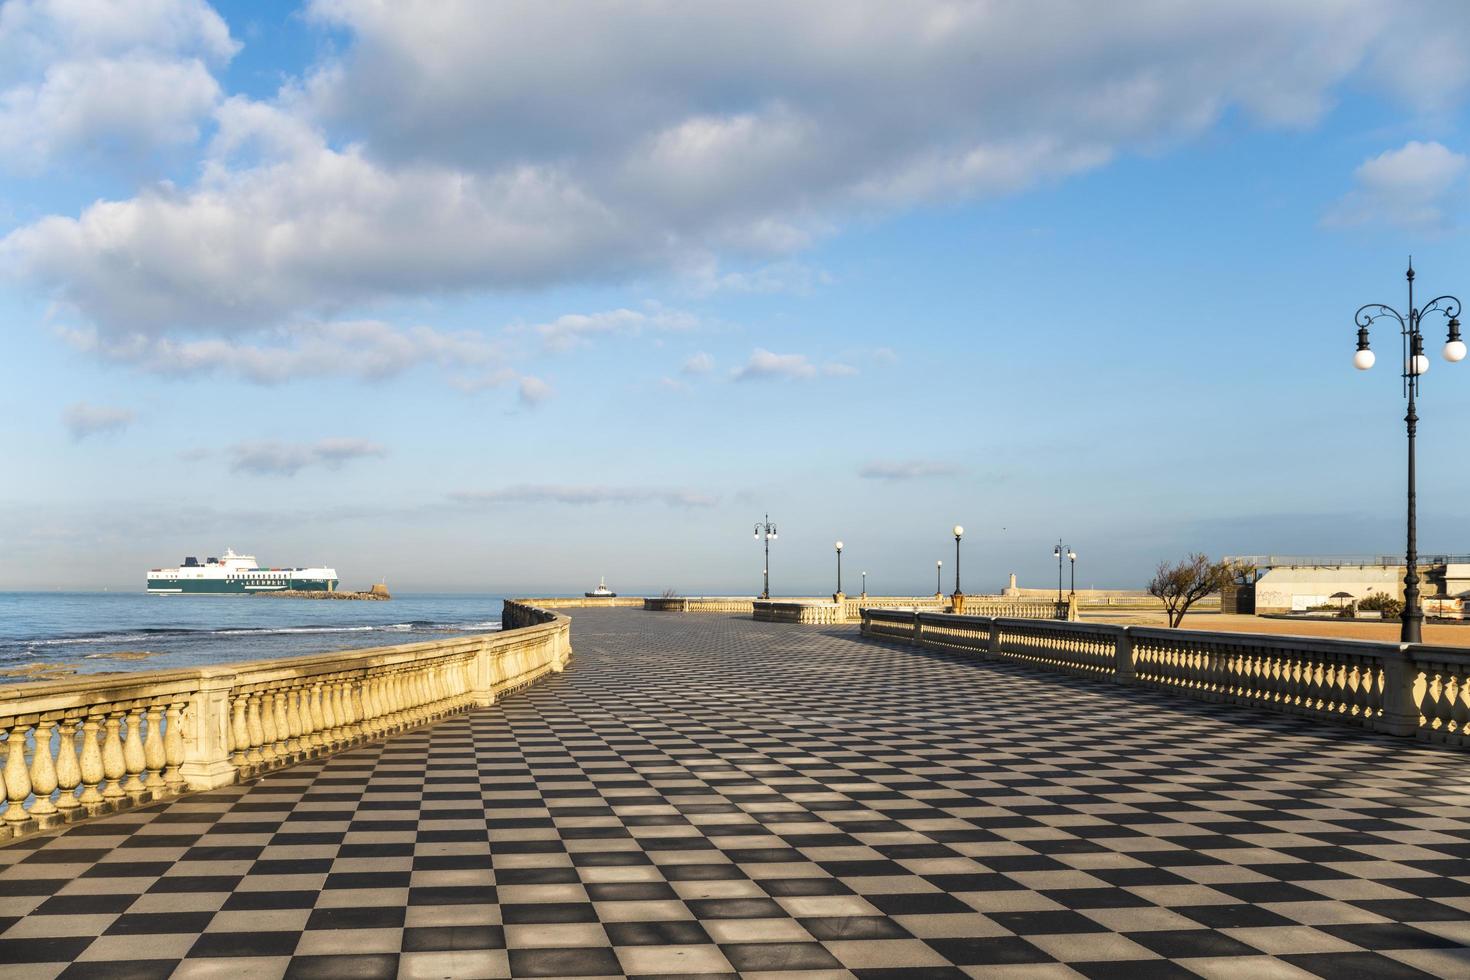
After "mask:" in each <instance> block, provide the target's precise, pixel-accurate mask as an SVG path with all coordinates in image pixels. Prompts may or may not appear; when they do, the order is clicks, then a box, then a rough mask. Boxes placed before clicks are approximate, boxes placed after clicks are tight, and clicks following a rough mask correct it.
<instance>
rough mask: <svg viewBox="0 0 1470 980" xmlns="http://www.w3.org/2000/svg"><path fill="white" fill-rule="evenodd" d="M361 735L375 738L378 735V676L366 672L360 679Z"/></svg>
mask: <svg viewBox="0 0 1470 980" xmlns="http://www.w3.org/2000/svg"><path fill="white" fill-rule="evenodd" d="M362 703H363V729H362V733H363V736H364V737H366V738H376V737H377V735H378V714H379V711H378V677H377V675H376V674H368V675H366V676H364V677H363V679H362Z"/></svg>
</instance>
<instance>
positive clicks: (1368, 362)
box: [1353, 256, 1465, 643]
mask: <svg viewBox="0 0 1470 980" xmlns="http://www.w3.org/2000/svg"><path fill="white" fill-rule="evenodd" d="M1404 278H1405V279H1407V280H1408V282H1409V310H1408V314H1407V315H1405V314H1403V313H1400V312H1399V311H1398V310H1396V309H1394V308H1393V307H1391V306H1386V305H1384V304H1383V303H1369V304H1367V305H1366V306H1361V307H1359V308H1358V312H1357V313H1355V314H1354V315H1353V322H1354V323H1356V324H1357V327H1358V349H1357V352H1356V353H1355V354H1353V367H1355V368H1357V369H1358V370H1359V371H1366V370H1368V369H1369V368H1371V367H1372V366H1373V363H1374V361H1375V360H1377V358H1376V357H1375V356H1374V354H1373V351H1372V349H1371V348H1370V347H1369V346H1368V328H1369V327H1371V326H1372V325H1373V322H1374V321H1375V320H1381V319H1384V318H1389V317H1391V318H1392V319H1394V320H1397V321H1398V324H1399V345H1400V349H1401V352H1402V354H1403V362H1402V368H1403V369H1402V372H1401V374H1400V377H1402V378H1403V393H1404V397H1405V398H1406V399H1408V403H1409V410H1408V412H1407V413H1406V414H1405V415H1404V424H1405V425H1406V426H1407V428H1408V434H1409V467H1408V469H1409V472H1408V521H1407V524H1408V528H1407V530H1408V534H1407V542H1406V547H1405V549H1404V565H1405V570H1404V611H1403V615H1402V619H1401V622H1402V626H1401V628H1400V630H1399V641H1400V642H1402V643H1418V642H1420V637H1421V635H1422V633H1423V628H1422V627H1423V625H1424V610H1423V609H1421V608H1420V606H1419V567H1418V565H1419V553H1418V548H1419V545H1418V541H1417V540H1416V539H1417V536H1418V532H1417V527H1416V525H1417V523H1418V520H1417V514H1416V501H1415V488H1414V436H1415V433H1416V432H1417V430H1418V428H1419V415H1418V413H1417V412H1416V411H1415V406H1414V400H1415V396H1417V395H1418V394H1419V379H1420V378H1421V377H1422V376H1423V375H1424V374H1425V373H1426V372H1427V371H1428V370H1429V358H1428V356H1426V355H1425V353H1424V335H1423V334H1422V333H1421V332H1420V330H1419V325H1420V323H1421V322H1422V321H1423V319H1424V315H1425V314H1426V313H1438V314H1439V315H1440V316H1443V317H1444V318H1445V319H1446V320H1448V321H1449V335H1448V338H1447V339H1446V340H1445V345H1444V359H1445V360H1447V361H1451V362H1454V361H1463V360H1464V359H1465V342H1464V341H1463V340H1461V339H1460V301H1459V300H1458V299H1456V298H1455V297H1453V296H1448V295H1446V296H1436V297H1435V298H1434V299H1432V300H1430V301H1429V302H1428V303H1426V304H1425V305H1424V306H1422V307H1419V308H1417V309H1416V308H1415V307H1414V257H1413V256H1409V271H1408V272H1406V273H1404Z"/></svg>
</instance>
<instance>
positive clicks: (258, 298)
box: [0, 0, 1470, 342]
mask: <svg viewBox="0 0 1470 980" xmlns="http://www.w3.org/2000/svg"><path fill="white" fill-rule="evenodd" d="M134 2H135V3H137V4H142V5H143V9H147V10H151V11H157V10H180V11H185V10H191V9H197V8H198V7H199V5H198V4H197V3H192V4H191V3H186V2H185V0H146V2H145V0H134ZM71 5H72V6H77V7H82V6H88V5H86V4H82V3H81V0H72V2H71ZM101 6H105V5H101ZM13 7H14V8H16V9H23V10H26V11H29V10H31V9H33V8H34V9H40V8H39V5H37V4H32V3H29V2H27V3H24V4H22V3H19V2H17V0H12V2H11V4H7V5H6V6H4V7H3V8H0V10H3V11H6V12H9V11H10V10H11V9H12V8H13ZM1456 13H1457V8H1455V7H1445V6H1434V5H1423V6H1422V7H1421V6H1420V5H1410V6H1404V5H1400V4H1394V3H1391V2H1389V0H1340V2H1337V3H1297V4H1283V3H1279V2H1277V0H1239V2H1235V3H1215V4H1160V3H1157V2H1156V0H1126V2H1125V0H1119V2H1116V3H1110V4H1107V5H1098V4H1096V3H1093V2H1091V0H1059V2H1058V3H1056V4H1055V5H1053V6H1052V7H1050V8H1048V15H1047V16H1044V17H1043V16H1037V14H1036V12H1035V11H1034V10H1033V9H1031V8H1030V7H1029V6H1027V5H1023V4H1012V3H1002V2H974V3H956V2H953V0H914V2H913V3H907V4H899V5H896V4H891V3H883V2H880V0H813V2H810V3H802V4H790V3H785V2H778V0H751V2H748V3H742V4H739V5H720V4H703V5H694V6H688V5H684V4H676V3H673V2H670V0H650V2H646V3H639V4H635V5H618V4H606V5H594V6H589V7H579V8H578V9H576V10H575V11H571V10H569V9H568V8H566V7H564V6H562V5H557V4H545V3H538V2H531V0H519V2H517V0H511V2H504V3H497V4H493V5H486V4H483V3H480V2H476V0H416V2H415V0H399V2H395V3H391V4H387V3H382V2H380V0H316V2H314V3H312V4H311V5H310V8H309V15H310V16H311V17H313V18H315V19H317V20H318V21H319V22H322V23H325V24H327V25H328V26H329V27H331V28H332V29H335V30H340V31H341V32H342V33H343V35H344V37H345V41H344V42H343V44H342V45H341V46H340V47H339V48H334V49H332V50H333V51H334V52H335V51H340V52H341V53H340V54H336V53H333V54H329V55H328V56H327V57H326V60H324V61H323V62H321V63H320V64H318V65H316V66H314V68H313V69H312V70H311V72H310V73H309V77H307V78H304V79H302V80H300V83H299V84H295V83H293V84H289V85H287V86H286V87H285V88H284V89H283V90H282V93H281V94H280V95H279V96H278V97H277V98H276V99H275V100H274V101H273V102H271V103H268V104H267V103H261V102H253V101H251V100H249V99H246V98H240V97H237V98H232V99H229V100H226V101H225V102H223V103H220V104H219V105H218V107H217V111H216V114H215V119H216V122H217V125H218V133H217V135H216V138H215V140H214V143H213V145H212V147H211V149H210V154H209V156H208V157H207V159H206V160H205V161H204V164H203V166H202V169H201V173H200V176H199V178H198V179H197V180H196V181H195V182H193V183H192V184H190V185H188V186H185V187H182V188H175V187H172V186H161V187H154V188H150V189H148V190H146V191H144V192H142V193H140V194H138V195H137V196H136V197H132V198H130V199H125V200H113V201H99V202H97V203H95V204H93V205H91V206H89V207H87V208H86V209H84V210H83V211H82V212H81V213H80V214H78V215H76V216H51V217H47V218H43V219H41V220H39V221H36V222H34V223H32V224H30V225H28V226H25V227H23V228H20V229H18V230H16V231H14V232H13V233H11V234H10V235H9V236H8V237H6V238H5V239H3V240H0V269H10V270H15V272H16V273H17V274H19V275H20V276H22V277H23V278H24V279H26V280H27V281H28V282H30V283H32V284H33V285H35V286H37V287H38V288H40V289H43V290H45V291H47V292H48V293H49V294H51V295H52V296H53V297H54V298H55V299H56V300H58V301H59V303H60V304H62V306H63V308H69V309H70V310H71V311H73V312H74V313H75V314H77V315H78V316H80V317H82V318H83V319H84V320H85V321H86V322H88V323H90V324H91V325H94V326H96V327H97V329H98V330H99V331H100V332H101V333H103V334H105V335H108V336H109V337H113V338H116V337H126V336H131V335H133V334H143V335H162V334H170V333H180V332H184V333H188V332H193V333H203V332H213V333H215V334H218V335H226V334H230V333H235V332H240V331H253V330H258V329H260V327H261V326H263V325H264V326H271V327H274V326H280V325H283V324H290V323H295V322H299V321H301V320H303V319H328V320H331V319H339V318H343V317H345V316H347V315H350V314H349V312H348V311H352V310H355V309H359V308H360V307H361V306H362V305H363V304H365V303H370V302H372V301H375V300H380V299H399V298H405V297H420V296H424V295H440V294H444V293H454V292H464V291H479V290H487V289H489V290H493V289H523V288H537V287H542V286H548V285H554V284H562V283H567V282H586V281H594V280H596V281H604V280H608V279H620V278H627V277H629V276H633V275H639V274H643V273H646V272H649V271H653V272H655V273H661V272H676V273H677V272H680V271H681V270H683V271H687V270H690V269H691V268H692V269H694V270H700V269H709V270H715V269H719V268H721V267H722V266H724V265H726V264H729V263H731V262H733V263H734V265H735V266H736V267H737V268H739V269H742V270H743V269H752V270H755V271H751V272H745V271H740V272H729V273H724V274H718V273H715V272H713V271H711V272H710V273H709V288H711V289H730V290H748V291H755V292H759V291H763V290H768V289H776V288H790V287H791V284H792V282H793V281H798V282H799V280H800V278H801V277H800V275H798V274H796V272H795V270H797V269H799V268H800V267H799V266H797V265H794V264H792V260H791V254H792V253H793V252H794V251H797V250H800V249H802V248H805V247H807V246H808V245H809V244H810V243H811V242H812V241H813V240H814V239H816V238H817V237H819V236H823V235H827V234H830V233H831V232H832V231H834V230H835V229H838V228H840V227H842V225H843V224H844V223H845V222H847V221H850V220H854V218H857V217H861V216H865V215H868V214H872V213H881V212H883V211H885V210H889V209H896V208H904V207H909V206H912V205H914V204H916V203H922V202H926V201H932V200H936V199H940V200H943V199H951V198H955V197H964V196H982V195H997V194H1010V193H1015V192H1017V191H1021V190H1024V189H1025V188H1027V187H1030V186H1032V185H1033V184H1035V183H1037V182H1038V181H1047V180H1055V179H1060V178H1064V177H1066V176H1067V175H1070V174H1075V173H1078V172H1082V171H1086V170H1088V169H1091V168H1095V167H1098V166H1101V165H1103V164H1105V163H1106V162H1107V161H1109V160H1111V159H1113V158H1115V157H1117V156H1119V155H1120V154H1127V153H1131V152H1139V151H1153V150H1157V149H1159V148H1161V147H1166V146H1167V145H1169V144H1170V143H1172V142H1175V141H1178V140H1181V139H1187V138H1190V137H1192V136H1195V135H1197V134H1199V133H1201V132H1204V131H1206V130H1208V129H1209V128H1210V127H1211V126H1212V125H1214V124H1215V122H1216V121H1218V120H1219V119H1220V118H1221V117H1222V116H1224V115H1225V114H1227V113H1229V112H1233V111H1242V112H1243V113H1244V114H1245V115H1247V116H1249V117H1250V118H1252V119H1254V120H1256V121H1257V122H1259V123H1261V124H1263V125H1270V126H1279V125H1293V126H1302V125H1310V124H1312V123H1314V122H1315V121H1316V120H1317V119H1319V118H1320V117H1321V115H1322V114H1323V113H1324V112H1326V111H1327V110H1328V109H1329V108H1330V106H1331V104H1332V100H1333V98H1334V94H1335V92H1336V90H1337V89H1338V88H1339V87H1341V86H1342V85H1344V84H1345V83H1348V82H1357V81H1362V82H1367V83H1369V84H1373V85H1377V86H1378V87H1379V88H1383V87H1387V88H1388V89H1389V90H1391V92H1396V93H1399V94H1403V91H1402V90H1403V86H1402V84H1401V83H1402V80H1403V75H1402V72H1400V73H1399V74H1395V73H1394V72H1395V69H1393V68H1392V65H1393V64H1396V63H1397V62H1396V61H1394V59H1387V58H1385V56H1384V53H1385V52H1388V51H1392V50H1396V48H1395V46H1396V45H1400V44H1401V43H1403V40H1404V39H1405V38H1408V37H1420V36H1427V35H1431V34H1433V35H1434V36H1435V37H1438V38H1444V39H1447V40H1446V44H1444V45H1437V47H1436V49H1435V50H1437V51H1441V53H1443V52H1444V51H1462V50H1464V49H1465V48H1466V47H1467V46H1470V45H1467V43H1466V36H1467V34H1470V22H1467V20H1466V18H1464V17H1458V16H1454V15H1455V14H1456ZM1447 14H1448V15H1447ZM104 16H107V17H111V19H112V20H117V19H119V18H117V17H115V16H113V15H111V14H108V13H104ZM188 23H192V24H194V25H195V27H194V28H192V29H191V30H192V33H191V32H190V30H183V29H182V28H179V29H173V30H171V31H167V30H166V31H163V32H162V33H161V34H160V35H159V36H160V37H161V38H162V40H160V41H159V42H158V44H159V45H161V46H162V47H163V48H164V49H166V50H169V51H180V50H190V51H197V53H196V54H195V55H194V57H195V58H196V59H198V60H201V61H204V62H208V61H209V60H210V59H214V60H215V61H218V60H219V59H222V58H225V57H228V54H229V52H230V51H231V50H232V42H230V41H229V38H228V34H227V33H225V34H224V35H223V36H220V35H219V32H218V31H217V30H216V31H213V32H210V31H206V30H204V28H203V27H200V26H199V25H203V24H206V23H207V18H205V19H204V20H201V19H199V18H198V17H195V18H194V20H192V21H188ZM165 26H167V25H165ZM1429 28H1432V30H1431V29H1429ZM116 29H117V30H129V31H132V35H129V36H133V35H143V36H146V31H141V30H137V29H135V28H132V27H125V26H118V27H117V28H116ZM179 38H183V39H184V40H179ZM139 43H141V42H139ZM170 45H172V47H170ZM191 45H192V47H191ZM76 46H77V47H78V48H79V49H80V50H84V51H85V50H88V49H87V48H86V46H85V45H84V44H81V43H80V42H78V44H77V45H76ZM1441 49H1442V50H1441ZM132 50H133V49H132V48H127V49H126V51H125V52H123V53H119V52H117V51H116V50H114V49H111V48H109V49H108V52H106V56H108V57H122V56H124V54H125V53H126V52H131V51H132ZM629 51H636V52H638V56H637V57H628V56H627V52H629ZM0 60H3V59H0ZM1463 62H1464V59H1463V58H1448V57H1440V58H1438V60H1436V61H1435V64H1436V65H1438V66H1439V67H1438V68H1436V70H1434V71H1432V72H1429V73H1428V74H1427V75H1426V76H1425V77H1424V79H1423V80H1422V87H1423V88H1425V89H1429V90H1433V95H1434V98H1436V99H1439V100H1440V101H1444V100H1446V99H1453V98H1458V97H1459V95H1460V94H1461V93H1462V92H1463V90H1464V86H1465V84H1466V74H1465V70H1464V68H1463V67H1459V66H1460V65H1462V64H1463ZM170 63H172V62H170ZM752 64H758V65H759V66H760V70H759V71H752V70H751V65H752ZM875 65H881V66H882V70H881V71H875V70H874V66H875ZM180 88H181V89H182V88H187V86H183V85H181V86H180ZM211 97H212V96H211ZM130 101H136V102H141V103H142V104H143V105H144V106H147V107H149V111H151V107H152V105H153V101H156V100H153V101H150V100H147V99H141V100H140V99H131V98H130ZM192 104H193V103H191V105H192ZM1415 104H1427V102H1425V101H1424V100H1419V99H1416V100H1415ZM137 111H144V109H143V108H141V107H140V108H139V109H138V110H137ZM162 111H164V114H165V115H166V116H167V117H168V119H169V120H173V121H177V120H179V119H187V117H188V112H187V111H185V110H183V109H181V110H177V111H176V110H174V109H165V110H162ZM189 125H192V123H190V124H189ZM141 128H142V129H145V130H148V131H153V130H157V129H159V126H158V125H154V124H151V123H150V124H149V125H147V126H143V127H141ZM164 128H165V129H166V128H167V127H164ZM179 132H182V130H180V131H179ZM177 135H178V133H175V134H174V136H169V137H167V138H176V137H177ZM762 270H766V271H762ZM695 281H696V282H698V281H699V280H698V275H697V274H696V279H695ZM696 288H697V287H696ZM593 316H596V315H593ZM604 316H607V315H604ZM547 326H549V327H551V328H552V329H551V331H550V332H549V334H548V336H550V337H553V338H558V339H559V340H562V341H566V342H575V340H576V339H577V338H585V337H587V336H595V335H597V334H598V333H599V332H609V331H611V332H617V331H619V330H624V329H648V327H647V326H646V325H641V326H638V325H632V324H629V323H627V322H623V323H619V322H617V321H616V319H615V318H614V319H611V320H592V321H589V322H585V323H580V324H568V325H562V326H558V325H556V324H549V325H547Z"/></svg>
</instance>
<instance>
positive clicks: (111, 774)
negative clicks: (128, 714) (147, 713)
mask: <svg viewBox="0 0 1470 980" xmlns="http://www.w3.org/2000/svg"><path fill="white" fill-rule="evenodd" d="M122 718H123V713H122V712H121V711H114V712H112V713H111V714H109V715H108V716H107V727H106V729H105V732H104V734H103V737H102V775H104V776H106V777H107V786H106V788H104V789H103V790H102V799H103V800H106V801H109V802H111V803H113V804H116V803H117V802H118V801H119V800H123V799H126V798H127V795H128V794H127V792H126V791H124V790H123V786H122V778H123V777H124V776H126V775H127V773H128V764H127V761H126V760H125V759H124V758H123V744H122V732H121V729H122Z"/></svg>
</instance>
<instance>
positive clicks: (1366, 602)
mask: <svg viewBox="0 0 1470 980" xmlns="http://www.w3.org/2000/svg"><path fill="white" fill-rule="evenodd" d="M1358 608H1359V609H1362V610H1365V611H1367V612H1372V611H1374V610H1377V611H1378V612H1380V613H1382V614H1383V618H1384V619H1393V618H1395V617H1396V616H1399V615H1401V614H1402V613H1403V611H1404V603H1403V600H1402V599H1395V598H1394V597H1393V596H1391V595H1389V594H1388V593H1387V592H1375V593H1373V594H1372V595H1370V596H1365V597H1364V598H1362V599H1359V600H1358Z"/></svg>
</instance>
